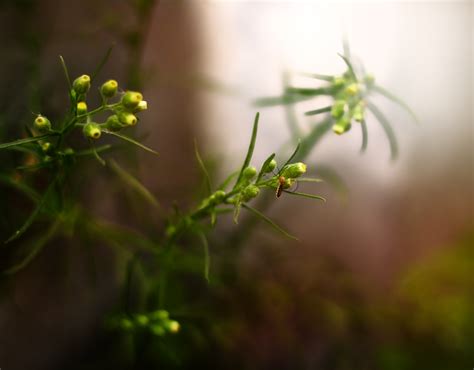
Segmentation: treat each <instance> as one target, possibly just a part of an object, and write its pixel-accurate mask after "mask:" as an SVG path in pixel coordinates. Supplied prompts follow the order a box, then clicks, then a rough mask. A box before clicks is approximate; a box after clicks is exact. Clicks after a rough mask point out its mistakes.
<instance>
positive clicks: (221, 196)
mask: <svg viewBox="0 0 474 370" xmlns="http://www.w3.org/2000/svg"><path fill="white" fill-rule="evenodd" d="M213 195H214V199H215V201H216V202H219V203H220V202H222V201H223V200H224V198H225V196H226V193H225V191H224V190H217V191H216V192H215V193H214V194H213Z"/></svg>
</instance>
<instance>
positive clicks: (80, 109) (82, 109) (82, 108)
mask: <svg viewBox="0 0 474 370" xmlns="http://www.w3.org/2000/svg"><path fill="white" fill-rule="evenodd" d="M76 111H77V115H78V116H81V115H83V114H86V113H87V104H86V102H84V101H80V102H79V103H77V107H76Z"/></svg>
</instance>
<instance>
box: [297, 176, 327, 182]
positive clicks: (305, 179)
mask: <svg viewBox="0 0 474 370" xmlns="http://www.w3.org/2000/svg"><path fill="white" fill-rule="evenodd" d="M298 182H324V180H323V179H315V178H312V177H298Z"/></svg>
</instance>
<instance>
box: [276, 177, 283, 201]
mask: <svg viewBox="0 0 474 370" xmlns="http://www.w3.org/2000/svg"><path fill="white" fill-rule="evenodd" d="M285 185H286V179H285V177H284V176H278V186H277V189H276V193H275V195H276V197H277V198H280V196H281V193H283V187H284V186H285Z"/></svg>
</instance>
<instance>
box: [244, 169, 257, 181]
mask: <svg viewBox="0 0 474 370" xmlns="http://www.w3.org/2000/svg"><path fill="white" fill-rule="evenodd" d="M256 174H257V169H256V168H255V167H253V166H251V167H247V168H245V169H244V172H243V173H242V176H243V177H244V178H246V179H247V180H250V179H253V178H254V177H255V175H256Z"/></svg>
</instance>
